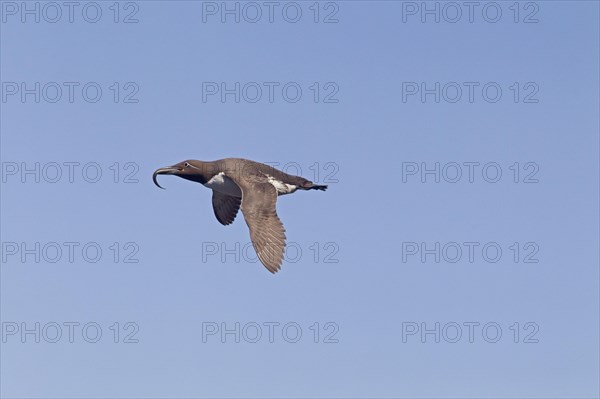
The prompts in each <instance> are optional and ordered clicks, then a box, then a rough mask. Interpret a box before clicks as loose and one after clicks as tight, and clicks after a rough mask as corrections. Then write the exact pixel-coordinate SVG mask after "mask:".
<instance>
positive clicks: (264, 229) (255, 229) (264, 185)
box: [236, 179, 285, 273]
mask: <svg viewBox="0 0 600 399" xmlns="http://www.w3.org/2000/svg"><path fill="white" fill-rule="evenodd" d="M236 183H238V185H239V186H240V187H241V189H242V213H243V214H244V219H246V224H247V225H248V228H249V229H250V239H251V240H252V244H253V245H254V250H255V251H256V254H257V255H258V258H259V259H260V261H261V262H262V264H263V265H265V267H266V268H267V269H268V270H269V271H270V272H271V273H275V272H277V271H278V270H279V269H280V268H281V261H282V260H283V251H284V249H285V229H284V227H283V224H282V223H281V220H279V217H278V216H277V211H276V209H275V204H276V203H277V190H276V189H275V187H274V186H273V185H272V184H271V183H268V182H261V181H256V180H255V181H248V180H246V179H244V181H243V182H236ZM240 183H241V184H240Z"/></svg>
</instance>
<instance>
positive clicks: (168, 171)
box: [152, 159, 217, 188]
mask: <svg viewBox="0 0 600 399" xmlns="http://www.w3.org/2000/svg"><path fill="white" fill-rule="evenodd" d="M214 169H215V168H214V167H213V165H212V162H202V161H196V160H193V159H191V160H187V161H183V162H179V163H177V164H175V165H173V166H167V167H166V168H159V169H156V171H155V172H154V174H153V175H152V180H153V181H154V184H156V185H157V186H158V187H160V188H163V187H161V186H160V184H158V181H157V180H156V177H157V176H158V175H175V176H179V177H181V178H183V179H186V180H191V181H195V182H197V183H201V184H205V183H206V182H207V181H209V180H210V179H211V178H212V177H213V176H214V175H215V174H216V173H217V172H216V171H215V170H214Z"/></svg>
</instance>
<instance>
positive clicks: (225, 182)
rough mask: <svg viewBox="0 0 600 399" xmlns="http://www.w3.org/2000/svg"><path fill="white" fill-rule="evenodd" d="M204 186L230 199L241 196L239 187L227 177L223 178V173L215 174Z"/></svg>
mask: <svg viewBox="0 0 600 399" xmlns="http://www.w3.org/2000/svg"><path fill="white" fill-rule="evenodd" d="M204 186H205V187H208V188H210V189H213V190H215V191H218V192H220V193H223V194H227V195H230V196H232V197H238V198H239V197H241V196H242V190H240V188H239V186H238V185H237V184H235V182H234V181H233V180H231V179H230V178H229V177H227V176H225V173H223V172H221V173H219V174H216V175H215V176H214V177H213V178H212V179H210V180H209V181H207V182H206V184H205V185H204Z"/></svg>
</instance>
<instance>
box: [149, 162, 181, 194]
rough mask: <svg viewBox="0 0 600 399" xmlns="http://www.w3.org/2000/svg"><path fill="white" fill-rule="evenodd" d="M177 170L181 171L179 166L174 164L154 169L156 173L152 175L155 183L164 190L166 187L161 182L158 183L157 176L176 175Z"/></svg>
mask: <svg viewBox="0 0 600 399" xmlns="http://www.w3.org/2000/svg"><path fill="white" fill-rule="evenodd" d="M177 172H179V168H176V167H174V166H169V167H166V168H160V169H156V170H155V171H154V174H153V175H152V181H153V182H154V184H156V186H157V187H159V188H162V189H163V190H164V187H161V186H160V184H158V181H157V180H156V177H157V176H158V175H175V174H177Z"/></svg>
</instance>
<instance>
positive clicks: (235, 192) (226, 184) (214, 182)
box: [204, 172, 298, 197]
mask: <svg viewBox="0 0 600 399" xmlns="http://www.w3.org/2000/svg"><path fill="white" fill-rule="evenodd" d="M268 182H269V183H271V184H272V185H273V186H274V187H275V189H276V190H277V194H279V195H285V194H291V193H293V192H294V191H296V190H297V189H298V186H294V185H293V184H287V183H284V182H282V181H280V180H277V179H275V178H273V177H272V176H269V180H268ZM204 186H205V187H208V188H210V189H212V190H215V191H218V192H220V193H223V194H227V195H231V196H232V197H241V196H242V191H241V190H240V188H239V187H238V185H237V184H235V182H234V181H233V180H231V179H230V178H229V177H227V176H226V175H225V173H223V172H221V173H219V174H216V175H215V176H214V177H213V178H212V179H210V180H209V181H207V182H206V184H205V185H204Z"/></svg>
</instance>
